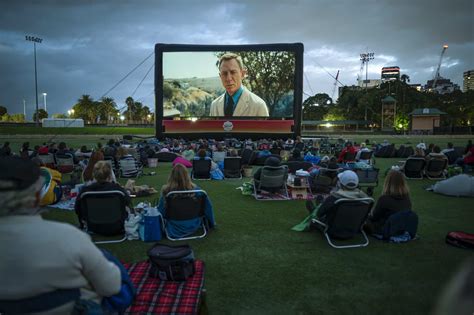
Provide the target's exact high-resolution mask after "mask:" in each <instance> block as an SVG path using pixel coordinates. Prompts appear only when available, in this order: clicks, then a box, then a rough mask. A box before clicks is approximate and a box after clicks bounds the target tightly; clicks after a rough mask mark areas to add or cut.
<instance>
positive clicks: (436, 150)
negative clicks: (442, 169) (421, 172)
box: [425, 145, 448, 161]
mask: <svg viewBox="0 0 474 315" xmlns="http://www.w3.org/2000/svg"><path fill="white" fill-rule="evenodd" d="M425 159H426V161H428V160H430V159H437V160H447V159H448V157H447V156H446V155H444V154H443V153H441V149H440V147H439V146H437V145H435V146H433V148H432V149H431V153H429V154H428V155H427V156H425Z"/></svg>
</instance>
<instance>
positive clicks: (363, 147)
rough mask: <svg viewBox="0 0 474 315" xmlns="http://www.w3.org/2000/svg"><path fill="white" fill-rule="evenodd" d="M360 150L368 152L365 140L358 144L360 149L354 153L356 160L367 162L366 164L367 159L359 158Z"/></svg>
mask: <svg viewBox="0 0 474 315" xmlns="http://www.w3.org/2000/svg"><path fill="white" fill-rule="evenodd" d="M362 152H370V149H369V148H367V145H366V144H365V142H362V143H361V144H360V150H359V151H357V154H356V161H359V162H363V163H367V164H368V163H369V162H370V161H369V160H361V159H360V154H361V153H362Z"/></svg>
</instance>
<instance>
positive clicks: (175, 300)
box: [125, 260, 204, 314]
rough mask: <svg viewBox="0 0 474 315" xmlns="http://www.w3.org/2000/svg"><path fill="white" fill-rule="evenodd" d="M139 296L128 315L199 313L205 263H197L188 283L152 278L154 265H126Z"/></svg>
mask: <svg viewBox="0 0 474 315" xmlns="http://www.w3.org/2000/svg"><path fill="white" fill-rule="evenodd" d="M125 268H126V269H127V270H128V273H129V275H130V279H131V280H132V283H133V285H134V286H135V288H136V289H137V295H136V297H135V300H134V301H133V304H132V306H130V307H129V308H128V309H127V311H126V312H125V313H126V314H197V313H198V310H199V304H200V302H201V299H202V296H201V295H202V291H203V287H204V262H203V261H201V260H196V261H195V262H194V268H195V272H194V275H193V276H192V277H190V278H188V280H187V281H182V282H178V281H162V280H160V279H158V278H152V277H150V276H149V271H150V264H149V262H148V261H142V262H138V263H134V264H125Z"/></svg>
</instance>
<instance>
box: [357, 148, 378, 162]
mask: <svg viewBox="0 0 474 315" xmlns="http://www.w3.org/2000/svg"><path fill="white" fill-rule="evenodd" d="M373 154H374V151H362V152H360V155H359V161H360V160H363V161H369V163H368V164H369V165H373V164H375V160H374V159H373V158H372V156H373Z"/></svg>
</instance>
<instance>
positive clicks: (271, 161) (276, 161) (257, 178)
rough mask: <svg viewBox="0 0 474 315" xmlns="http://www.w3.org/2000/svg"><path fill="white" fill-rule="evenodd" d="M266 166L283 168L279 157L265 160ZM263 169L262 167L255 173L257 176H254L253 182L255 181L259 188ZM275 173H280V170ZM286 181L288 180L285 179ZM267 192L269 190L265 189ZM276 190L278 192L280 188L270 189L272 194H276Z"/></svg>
mask: <svg viewBox="0 0 474 315" xmlns="http://www.w3.org/2000/svg"><path fill="white" fill-rule="evenodd" d="M264 166H273V167H278V166H281V164H280V160H279V159H278V158H277V157H274V156H270V157H268V158H267V159H266V160H265V164H264ZM262 168H263V167H260V168H259V169H258V170H257V171H256V172H255V174H253V180H254V181H255V183H256V184H257V186H258V183H259V182H260V177H261V176H262ZM275 172H280V169H275ZM285 180H286V178H285ZM262 188H263V189H265V187H262ZM265 190H267V189H265ZM275 190H278V188H275V189H270V191H271V192H275Z"/></svg>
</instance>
